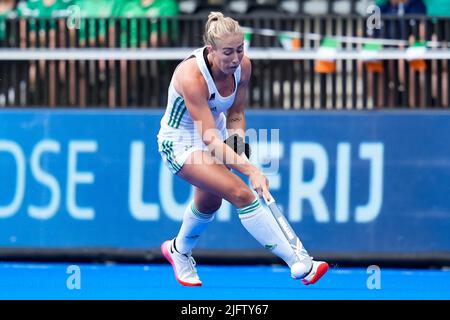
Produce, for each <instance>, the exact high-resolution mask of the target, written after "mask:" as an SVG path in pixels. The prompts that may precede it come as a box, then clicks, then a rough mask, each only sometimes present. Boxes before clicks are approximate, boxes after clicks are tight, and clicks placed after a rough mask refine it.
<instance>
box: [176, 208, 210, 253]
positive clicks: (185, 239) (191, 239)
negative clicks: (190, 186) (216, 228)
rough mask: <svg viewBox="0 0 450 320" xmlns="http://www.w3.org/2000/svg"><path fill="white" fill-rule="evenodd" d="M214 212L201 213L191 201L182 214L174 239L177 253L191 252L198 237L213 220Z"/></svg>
mask: <svg viewBox="0 0 450 320" xmlns="http://www.w3.org/2000/svg"><path fill="white" fill-rule="evenodd" d="M214 215H215V212H213V213H210V214H207V213H201V212H200V211H198V210H197V208H195V204H194V201H191V203H189V205H188V206H187V208H186V211H185V212H184V216H183V223H182V225H181V228H180V231H179V232H178V235H177V237H176V239H175V248H176V250H177V251H178V252H179V253H183V254H186V253H188V252H191V251H192V249H193V248H194V247H195V246H196V245H197V242H198V238H199V237H200V235H201V234H202V233H203V231H205V229H206V227H207V226H208V224H209V223H210V222H211V221H213V220H214Z"/></svg>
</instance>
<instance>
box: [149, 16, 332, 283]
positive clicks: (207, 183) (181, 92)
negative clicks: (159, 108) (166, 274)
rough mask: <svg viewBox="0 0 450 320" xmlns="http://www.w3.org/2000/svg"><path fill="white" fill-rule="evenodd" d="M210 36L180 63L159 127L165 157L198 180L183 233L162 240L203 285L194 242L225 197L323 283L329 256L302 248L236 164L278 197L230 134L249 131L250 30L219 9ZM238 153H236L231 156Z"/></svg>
mask: <svg viewBox="0 0 450 320" xmlns="http://www.w3.org/2000/svg"><path fill="white" fill-rule="evenodd" d="M204 42H205V46H204V47H203V48H199V49H197V50H195V51H194V52H193V53H192V54H191V55H190V56H189V57H188V58H186V59H185V60H184V61H183V62H181V63H180V64H179V65H178V67H177V68H176V69H175V71H174V74H173V76H172V80H171V83H170V86H169V92H168V105H167V110H166V112H165V114H164V116H163V118H162V120H161V128H160V131H159V134H158V146H159V152H160V154H161V156H162V158H163V161H164V162H165V164H166V165H167V166H168V168H169V169H170V170H171V172H172V173H174V174H176V175H178V176H179V177H181V178H182V179H184V180H186V181H187V182H188V183H190V184H191V185H193V186H194V199H193V201H192V202H191V203H190V204H189V205H188V207H187V208H186V210H185V213H184V216H183V223H182V225H181V228H180V230H179V232H178V235H177V236H176V237H175V238H174V239H172V240H167V241H165V242H164V243H163V244H162V245H161V250H162V253H163V255H164V257H165V258H166V259H167V260H168V261H169V262H170V263H171V264H172V267H173V270H174V272H175V277H176V280H177V281H178V282H179V283H181V284H182V285H185V286H200V285H202V282H201V281H200V278H199V276H198V274H197V271H196V268H195V261H194V259H193V258H192V249H193V248H195V246H196V244H197V242H198V238H199V236H200V235H201V234H202V232H203V231H204V230H205V229H206V227H207V226H208V225H209V224H210V223H211V222H212V221H213V219H214V215H215V213H216V211H217V210H218V209H219V208H220V206H221V204H222V199H226V200H228V201H229V202H230V203H231V204H233V205H234V206H235V207H236V208H237V212H238V214H239V218H240V220H241V222H242V224H243V225H244V227H245V229H246V230H247V231H248V232H249V233H250V234H251V235H252V236H253V237H254V238H255V239H256V240H257V241H258V242H259V243H261V244H262V245H263V246H266V247H267V248H271V250H272V252H273V253H274V254H276V255H277V256H278V257H280V258H281V259H283V260H284V261H285V262H286V264H287V265H288V266H289V267H290V268H291V275H292V277H293V278H294V279H302V282H303V283H304V284H312V283H315V282H316V281H317V280H318V279H319V278H320V277H322V276H323V274H325V272H326V271H327V270H328V264H327V263H326V262H321V261H313V260H312V258H311V257H310V256H309V255H308V254H307V253H306V250H304V248H303V250H302V251H301V253H299V252H296V251H294V250H293V249H292V247H291V246H290V245H289V242H288V240H287V239H286V237H285V236H284V234H283V233H282V231H281V229H280V227H279V226H278V224H277V222H276V221H275V219H274V217H273V216H272V214H271V213H270V211H269V210H268V209H267V208H266V207H264V206H262V205H261V203H260V200H259V198H256V197H255V195H254V193H253V192H252V190H251V189H250V187H249V186H248V185H247V184H246V183H245V182H244V181H243V180H242V179H241V178H240V177H239V176H237V175H236V174H234V173H233V172H232V171H231V170H234V171H238V172H239V173H241V174H243V175H245V176H247V177H248V178H249V180H250V183H251V187H252V188H253V189H254V190H255V191H256V193H257V194H258V195H259V197H260V198H261V197H270V195H269V189H268V188H269V186H268V181H267V179H266V177H265V176H264V175H263V174H262V172H261V171H260V170H259V169H257V168H256V167H255V166H254V165H252V164H251V163H250V162H249V161H248V160H247V158H245V157H243V156H240V155H238V154H237V153H236V152H235V150H234V149H233V148H231V147H230V146H228V145H227V144H226V143H225V142H224V139H226V138H227V137H228V136H230V135H232V134H235V133H239V134H240V135H241V136H243V133H244V132H245V115H244V109H245V100H246V99H245V95H246V90H247V85H248V82H249V80H250V75H251V63H250V59H249V58H248V57H246V56H245V55H244V36H243V32H242V30H241V29H240V26H239V24H238V23H237V22H236V21H235V20H233V19H231V18H229V17H224V16H223V14H222V13H219V12H211V13H210V15H209V16H208V21H207V22H206V26H205V33H204ZM230 159H233V161H227V160H230ZM230 169H231V170H230Z"/></svg>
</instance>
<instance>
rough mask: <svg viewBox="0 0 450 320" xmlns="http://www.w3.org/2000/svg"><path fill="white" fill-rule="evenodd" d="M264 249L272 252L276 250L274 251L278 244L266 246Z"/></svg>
mask: <svg viewBox="0 0 450 320" xmlns="http://www.w3.org/2000/svg"><path fill="white" fill-rule="evenodd" d="M264 247H265V248H266V249H267V250H270V251H272V250H274V249H275V248H276V247H277V244H276V243H275V244H266V245H265V246H264Z"/></svg>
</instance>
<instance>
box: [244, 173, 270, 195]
mask: <svg viewBox="0 0 450 320" xmlns="http://www.w3.org/2000/svg"><path fill="white" fill-rule="evenodd" d="M248 178H249V179H250V183H251V185H252V187H253V190H255V191H256V193H257V194H258V196H259V197H260V198H262V197H263V196H264V197H265V198H266V199H270V193H269V180H268V179H267V178H266V176H265V175H264V174H263V173H262V172H261V171H260V170H258V169H256V170H254V171H253V172H252V173H251V174H250V175H249V176H248Z"/></svg>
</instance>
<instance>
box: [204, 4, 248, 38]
mask: <svg viewBox="0 0 450 320" xmlns="http://www.w3.org/2000/svg"><path fill="white" fill-rule="evenodd" d="M235 33H241V34H242V33H243V32H242V30H241V27H240V26H239V23H238V22H237V21H236V20H234V19H232V18H230V17H225V16H224V15H223V14H222V13H221V12H211V13H210V14H209V15H208V21H207V22H206V25H205V33H204V35H203V41H204V42H205V45H211V46H213V47H215V45H216V43H217V40H218V39H221V38H222V37H223V36H226V35H228V34H235Z"/></svg>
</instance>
